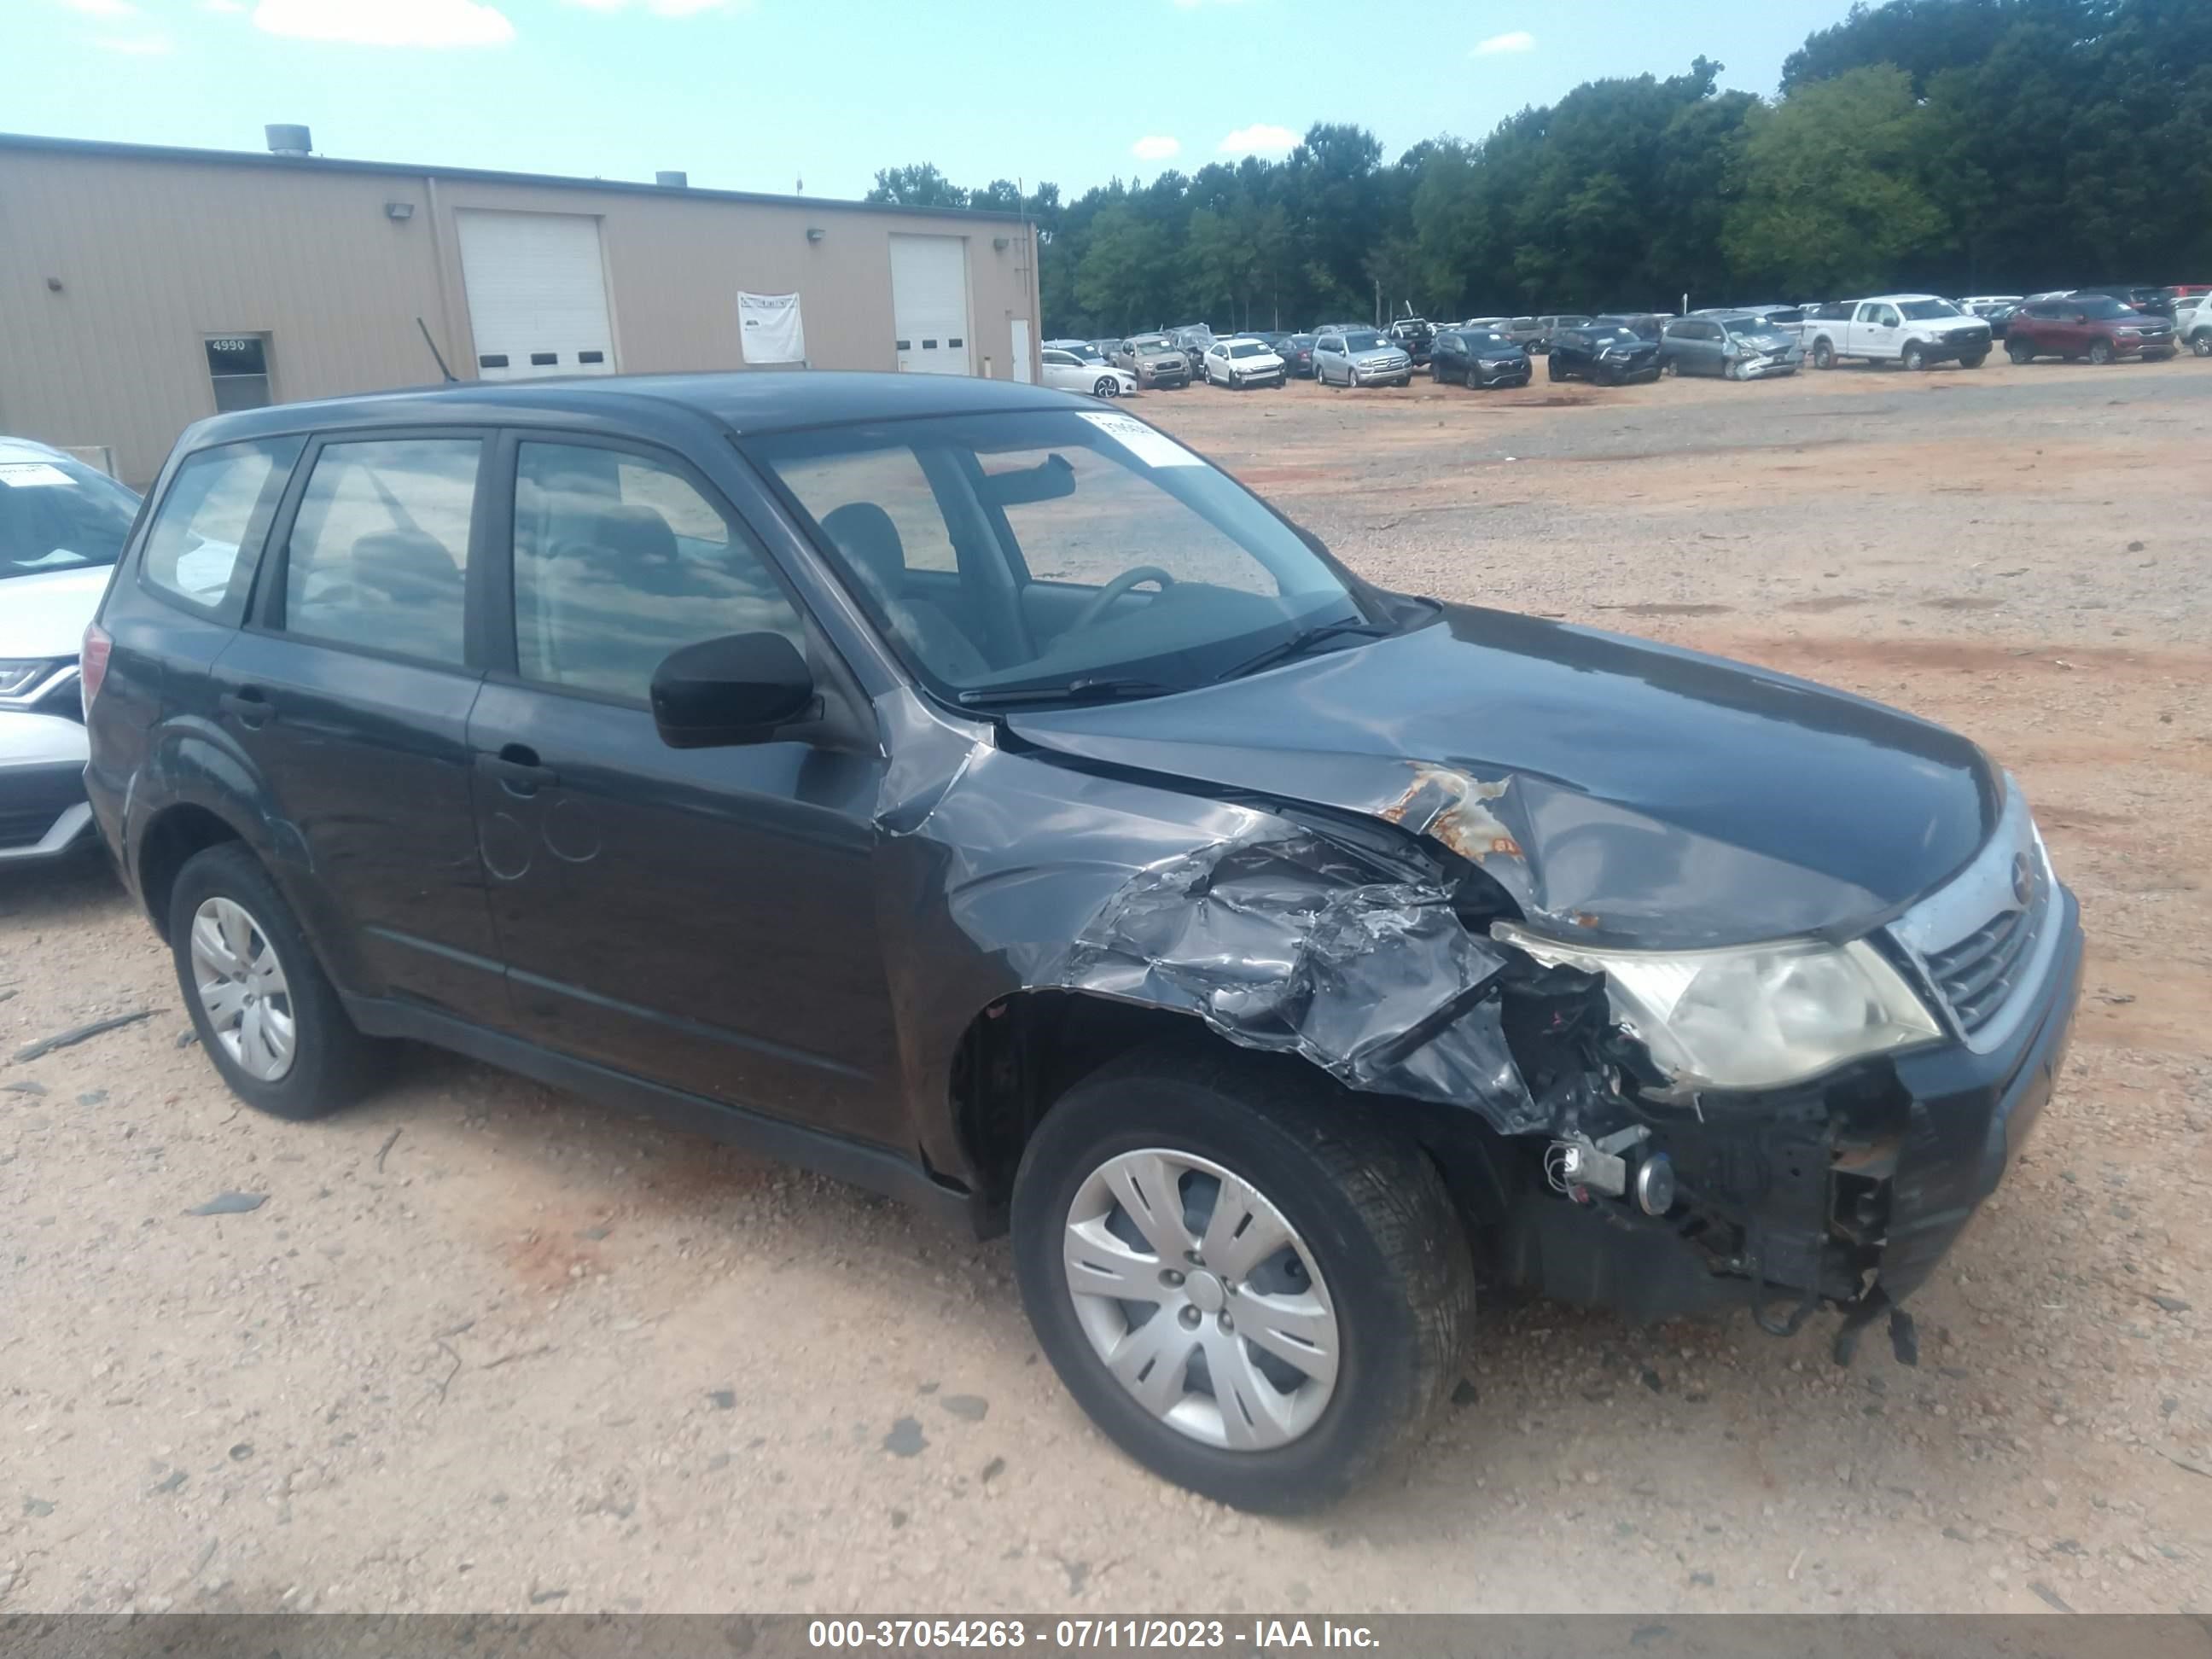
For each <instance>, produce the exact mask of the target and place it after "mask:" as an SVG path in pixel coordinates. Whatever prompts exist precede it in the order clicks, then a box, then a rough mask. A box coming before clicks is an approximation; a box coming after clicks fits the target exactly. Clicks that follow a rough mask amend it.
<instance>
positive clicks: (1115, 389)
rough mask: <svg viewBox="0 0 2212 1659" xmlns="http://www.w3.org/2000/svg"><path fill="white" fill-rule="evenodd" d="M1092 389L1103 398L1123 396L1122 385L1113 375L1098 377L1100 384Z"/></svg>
mask: <svg viewBox="0 0 2212 1659" xmlns="http://www.w3.org/2000/svg"><path fill="white" fill-rule="evenodd" d="M1091 391H1093V392H1097V394H1098V395H1099V396H1100V397H1102V398H1118V397H1120V396H1121V382H1120V381H1119V380H1115V378H1114V377H1113V376H1112V375H1111V374H1101V375H1100V376H1099V377H1098V384H1097V385H1096V386H1092V387H1091Z"/></svg>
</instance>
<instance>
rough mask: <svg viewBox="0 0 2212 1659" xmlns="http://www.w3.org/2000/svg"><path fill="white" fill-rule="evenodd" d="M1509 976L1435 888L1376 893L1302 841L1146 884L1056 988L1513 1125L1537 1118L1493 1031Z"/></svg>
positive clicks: (1499, 957) (1355, 868) (1341, 861)
mask: <svg viewBox="0 0 2212 1659" xmlns="http://www.w3.org/2000/svg"><path fill="white" fill-rule="evenodd" d="M1506 965H1507V957H1506V955H1505V953H1504V951H1501V950H1499V949H1498V948H1497V947H1496V946H1494V945H1492V944H1491V943H1490V942H1489V941H1488V940H1486V939H1481V938H1480V937H1478V936H1477V935H1475V934H1474V933H1471V932H1469V931H1468V928H1467V927H1466V926H1465V924H1464V923H1462V921H1460V919H1459V918H1458V917H1457V916H1456V915H1454V914H1453V912H1452V910H1451V908H1450V906H1449V902H1448V899H1447V897H1446V896H1445V894H1444V893H1443V891H1442V890H1440V889H1436V888H1425V887H1420V886H1416V885H1413V884H1395V883H1379V882H1376V881H1375V880H1373V879H1372V878H1371V877H1370V875H1369V873H1368V872H1367V871H1366V870H1365V868H1364V866H1362V865H1360V864H1359V863H1358V862H1357V861H1355V860H1352V859H1350V858H1348V857H1347V856H1346V855H1345V854H1341V853H1340V852H1338V851H1336V850H1335V849H1334V848H1331V847H1330V846H1329V845H1328V843H1326V842H1322V841H1321V840H1319V839H1318V838H1316V837H1315V836H1307V835H1294V836H1291V837H1290V838H1288V839H1280V840H1276V839H1266V840H1261V839H1255V840H1249V841H1243V842H1226V843H1221V844H1218V845H1215V846H1212V847H1206V848H1200V849H1197V850H1195V851H1194V852H1192V853H1190V854H1186V855H1184V856H1183V857H1181V858H1178V859H1174V860H1170V861H1169V862H1167V863H1164V864H1162V865H1158V866H1154V867H1152V868H1151V869H1148V870H1146V871H1144V872H1141V873H1140V874H1139V876H1138V878H1136V879H1135V880H1133V881H1132V882H1131V883H1130V884H1128V885H1127V887H1126V888H1124V889H1123V890H1122V891H1121V893H1120V894H1119V895H1118V896H1116V897H1115V899H1114V901H1113V902H1110V903H1109V904H1108V905H1107V906H1106V907H1105V908H1104V909H1103V910H1101V911H1100V912H1099V914H1098V915H1097V917H1096V918H1094V919H1093V920H1092V921H1091V923H1090V925H1089V926H1087V927H1085V929H1084V930H1083V932H1082V934H1081V935H1080V937H1079V938H1078V939H1077V940H1076V942H1075V945H1074V947H1073V950H1071V951H1070V952H1069V953H1068V957H1067V961H1066V965H1065V968H1064V969H1063V970H1062V973H1061V977H1060V982H1061V984H1062V985H1063V986H1064V987H1068V988H1071V989H1083V990H1090V991H1096V992H1098V993H1101V994H1104V995H1108V996H1114V997H1120V998H1123V999H1126V1000H1131V1001H1137V1002H1143V1003H1147V1004H1151V1005H1153V1006H1160V1007H1178V1008H1184V1009H1188V1011H1189V1012H1193V1013H1195V1014H1197V1015H1198V1016H1199V1017H1200V1018H1202V1019H1204V1020H1205V1021H1206V1024H1208V1025H1210V1026H1212V1028H1213V1029H1214V1030H1217V1031H1218V1032H1219V1033H1221V1035H1222V1036H1225V1037H1227V1038H1229V1039H1230V1041H1231V1042H1237V1043H1242V1044H1243V1045H1244V1046H1245V1047H1247V1048H1267V1049H1278V1050H1287V1051H1291V1052H1295V1053H1297V1054H1303V1055H1304V1056H1305V1057H1306V1058H1307V1059H1308V1060H1311V1061H1312V1062H1313V1063H1314V1064H1315V1065H1316V1066H1320V1067H1322V1069H1323V1070H1324V1071H1326V1072H1328V1073H1330V1074H1331V1075H1333V1076H1334V1077H1335V1078H1337V1079H1339V1080H1340V1081H1341V1082H1343V1083H1345V1084H1347V1085H1350V1086H1351V1087H1352V1088H1355V1089H1364V1090H1371V1091H1378V1092H1382V1093H1386V1094H1398V1095H1407V1096H1412V1097H1416V1098H1419V1099H1424V1100H1433V1101H1441V1102H1444V1103H1455V1104H1459V1105H1466V1106H1479V1107H1480V1108H1481V1109H1483V1110H1484V1112H1485V1115H1488V1116H1490V1117H1492V1120H1493V1121H1497V1122H1498V1123H1499V1124H1500V1125H1501V1127H1504V1126H1505V1125H1506V1124H1509V1123H1516V1122H1519V1121H1522V1120H1524V1119H1528V1120H1533V1119H1534V1117H1535V1116H1536V1108H1535V1103H1534V1101H1533V1100H1532V1099H1531V1098H1530V1097H1529V1095H1528V1089H1527V1086H1526V1085H1524V1084H1523V1083H1522V1080H1521V1075H1520V1073H1519V1072H1518V1070H1517V1069H1516V1067H1515V1066H1514V1063H1513V1059H1512V1055H1511V1054H1510V1050H1509V1049H1508V1048H1507V1045H1506V1041H1505V1033H1504V1026H1503V1024H1502V1023H1501V1021H1500V1018H1499V1008H1498V997H1497V994H1496V981H1497V979H1498V975H1499V974H1500V972H1502V971H1503V970H1504V968H1505V966H1506Z"/></svg>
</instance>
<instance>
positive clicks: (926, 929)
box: [875, 703, 1544, 1134]
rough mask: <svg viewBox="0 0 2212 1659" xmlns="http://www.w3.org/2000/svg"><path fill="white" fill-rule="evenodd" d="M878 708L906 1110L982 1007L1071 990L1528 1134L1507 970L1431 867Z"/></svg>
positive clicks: (886, 919) (1448, 883) (1437, 866)
mask: <svg viewBox="0 0 2212 1659" xmlns="http://www.w3.org/2000/svg"><path fill="white" fill-rule="evenodd" d="M883 712H884V717H885V720H886V722H887V724H888V725H889V726H890V729H891V730H892V732H893V733H894V735H895V736H896V738H897V741H896V743H894V744H891V745H890V751H891V753H892V754H893V755H895V756H896V757H898V759H897V760H896V763H895V764H894V766H893V767H892V769H890V772H889V773H888V774H887V775H886V778H885V782H884V789H883V791H882V794H881V797H880V799H879V801H878V810H877V812H876V815H875V816H876V823H877V825H878V828H879V829H881V830H883V831H884V837H885V840H884V847H885V856H884V862H883V866H882V867H883V869H884V872H885V875H884V880H885V882H886V889H885V890H884V893H883V894H882V896H881V897H880V899H879V910H880V914H881V916H882V919H883V925H884V931H885V933H886V935H887V938H888V939H889V940H890V944H891V946H892V948H891V949H890V951H888V952H887V957H888V959H889V961H890V969H891V974H892V980H893V983H892V991H893V996H894V1000H895V1003H896V1006H898V1007H899V1008H900V1009H901V1011H902V1012H901V1022H900V1024H901V1039H900V1040H901V1043H902V1050H903V1063H904V1065H905V1066H906V1070H907V1073H908V1084H909V1087H910V1088H911V1089H913V1090H914V1091H915V1093H914V1095H913V1097H914V1098H918V1099H926V1098H930V1097H933V1096H935V1097H940V1098H941V1097H942V1093H943V1091H944V1089H945V1079H946V1078H947V1076H948V1075H949V1072H950V1067H951V1043H952V1042H953V1041H955V1040H956V1039H957V1035H958V1033H959V1031H960V1030H963V1029H964V1027H965V1025H966V1024H968V1022H969V1021H970V1020H972V1019H973V1018H975V1015H976V1013H977V1012H978V1011H980V1010H981V1009H984V1008H987V1007H988V1006H992V1005H994V1004H995V1003H998V1002H1000V1001H1002V1000H1004V999H1005V998H1006V997H1008V996H1010V995H1012V994H1018V993H1020V992H1024V991H1038V990H1046V991H1069V992H1078V993H1083V994H1091V995H1095V996H1099V997H1104V998H1110V999H1112V1000H1115V1001H1119V1002H1123V1003H1128V1004H1134V1005H1139V1006H1146V1007H1152V1008H1158V1009H1163V1010H1167V1011H1170V1012H1176V1013H1179V1014H1188V1015H1191V1016H1194V1017H1195V1018H1198V1019H1200V1020H1202V1021H1204V1022H1205V1024H1206V1025H1207V1026H1209V1027H1210V1028H1211V1029H1212V1030H1214V1031H1216V1032H1218V1034H1219V1035H1221V1036H1224V1037H1225V1038H1227V1039H1228V1040H1229V1041H1231V1042H1235V1043H1237V1044H1240V1045H1242V1046H1243V1047H1246V1048H1257V1049H1263V1050H1270V1051H1275V1052H1282V1053H1293V1054H1299V1055H1302V1056H1303V1057H1304V1058H1305V1059H1306V1060H1310V1062H1312V1063H1313V1064H1314V1065H1316V1066H1320V1067H1321V1068H1322V1070H1324V1071H1326V1072H1328V1073H1329V1074H1330V1075H1331V1076H1333V1077H1334V1078H1336V1079H1339V1080H1340V1081H1341V1082H1342V1083H1344V1084H1345V1085H1347V1086H1348V1087H1351V1088H1354V1089H1358V1090H1361V1091H1367V1092H1370V1093H1375V1094H1379V1095H1390V1096H1396V1097H1405V1098H1409V1099H1414V1100H1419V1101H1425V1102H1429V1103H1436V1104H1440V1105H1447V1106H1453V1107H1459V1108H1463V1109H1469V1110H1472V1111H1474V1112H1475V1113H1477V1114H1478V1115H1480V1116H1481V1117H1482V1118H1483V1119H1484V1120H1485V1121H1486V1122H1487V1123H1488V1124H1489V1125H1490V1126H1491V1127H1492V1128H1493V1129H1495V1130H1497V1131H1498V1133H1505V1134H1515V1133H1527V1132H1528V1131H1530V1130H1532V1129H1534V1128H1538V1127H1541V1126H1542V1123H1543V1121H1544V1118H1543V1113H1542V1109H1541V1108H1540V1107H1539V1105H1538V1104H1537V1103H1536V1101H1535V1100H1534V1097H1533V1096H1532V1095H1531V1093H1530V1091H1529V1089H1528V1085H1527V1084H1526V1083H1525V1082H1524V1081H1523V1080H1522V1076H1521V1074H1520V1072H1519V1069H1518V1067H1517V1066H1516V1064H1515V1061H1514V1058H1513V1054H1512V1052H1511V1047H1510V1043H1509V1042H1508V1040H1507V1038H1506V1036H1505V1033H1504V1029H1503V1023H1502V999H1501V994H1500V980H1501V977H1502V976H1504V975H1506V974H1507V973H1508V971H1509V970H1510V969H1512V968H1513V966H1514V963H1515V959H1516V953H1515V952H1513V951H1510V950H1509V949H1508V948H1507V947H1505V946H1503V945H1498V944H1496V943H1495V942H1493V941H1492V939H1489V938H1488V936H1487V935H1486V933H1484V932H1483V931H1482V928H1481V927H1480V926H1476V925H1471V923H1470V921H1469V920H1468V917H1467V916H1466V915H1463V914H1462V906H1463V904H1464V903H1465V902H1466V895H1465V894H1464V892H1463V891H1462V890H1460V888H1459V886H1458V885H1457V884H1455V880H1454V878H1453V872H1452V871H1451V870H1450V869H1449V863H1450V862H1451V861H1449V860H1440V859H1435V858H1431V857H1429V856H1427V855H1426V854H1424V853H1422V852H1421V851H1420V850H1419V848H1418V847H1417V846H1416V844H1415V843H1413V842H1411V841H1410V840H1408V839H1407V838H1406V837H1402V836H1391V835H1390V833H1389V832H1385V831H1380V830H1378V831H1376V837H1377V839H1378V841H1388V842H1389V845H1390V847H1391V848H1393V849H1395V850H1396V851H1397V854H1398V855H1397V856H1395V858H1394V857H1391V856H1389V854H1387V853H1377V852H1376V850H1374V849H1361V848H1356V847H1352V846H1350V845H1347V844H1342V843H1340V842H1338V841H1336V840H1334V839H1332V838H1331V837H1329V836H1328V835H1326V834H1323V833H1319V832H1317V831H1316V829H1313V828H1312V827H1310V826H1308V825H1306V824H1303V823H1298V822H1294V821H1293V820H1292V819H1291V818H1290V817H1285V816H1282V815H1281V814H1280V813H1279V812H1277V811H1270V810H1267V808H1266V807H1264V806H1261V805H1252V804H1248V803H1243V802H1237V801H1229V800H1222V799H1214V798H1212V797H1211V796H1209V795H1207V794H1206V793H1200V792H1198V791H1196V790H1194V789H1184V788H1179V787H1164V786H1162V785H1160V784H1157V783H1154V782H1152V781H1146V780H1143V779H1139V778H1132V777H1128V776H1125V775H1114V774H1112V773H1109V772H1105V771H1101V770H1097V769H1085V768H1081V767H1078V766H1072V765H1070V764H1068V763H1065V762H1062V761H1060V760H1058V759H1057V758H1054V757H1048V756H1038V755H1033V754H1025V753H1022V752H1018V751H1015V750H1008V749H1006V748H1003V747H1000V745H999V744H997V743H996V742H995V741H994V735H993V734H992V733H991V732H989V731H987V730H981V731H978V730H975V729H963V727H961V726H956V725H953V724H951V723H950V722H948V721H945V720H942V719H941V718H939V717H938V716H936V715H935V714H932V713H930V712H928V711H926V710H923V709H921V708H918V707H917V706H915V705H914V704H912V703H905V704H902V705H899V706H896V707H892V708H886V709H884V711H883ZM1485 892H1486V894H1494V890H1492V889H1490V888H1487V887H1486V888H1485Z"/></svg>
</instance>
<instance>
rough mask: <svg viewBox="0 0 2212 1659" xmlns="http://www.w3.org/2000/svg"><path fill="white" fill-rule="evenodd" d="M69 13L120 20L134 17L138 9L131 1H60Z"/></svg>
mask: <svg viewBox="0 0 2212 1659" xmlns="http://www.w3.org/2000/svg"><path fill="white" fill-rule="evenodd" d="M62 3H63V4H64V5H65V6H67V7H68V8H69V9H70V10H71V11H81V12H82V13H83V14H84V15H86V16H87V17H106V18H112V19H121V18H125V17H136V16H137V15H138V8H137V7H136V6H134V5H132V4H131V0H62Z"/></svg>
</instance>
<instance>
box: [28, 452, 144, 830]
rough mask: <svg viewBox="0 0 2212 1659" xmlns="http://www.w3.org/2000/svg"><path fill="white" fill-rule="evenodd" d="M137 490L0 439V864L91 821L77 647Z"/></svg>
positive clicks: (59, 455) (133, 513) (126, 530)
mask: <svg viewBox="0 0 2212 1659" xmlns="http://www.w3.org/2000/svg"><path fill="white" fill-rule="evenodd" d="M137 512H138V498H137V496H136V495H133V494H132V493H131V491H130V490H128V489H125V488H124V487H123V486H122V485H121V484H119V483H116V482H115V480H114V479H112V478H111V477H108V476H107V475H106V473H104V472H100V471H95V470H94V468H92V467H88V466H87V465H84V463H82V461H79V460H76V459H74V458H73V457H71V456H70V455H68V454H66V453H64V452H63V451H61V450H58V449H50V448H48V447H46V445H44V444H37V443H29V442H27V441H23V440H21V439H18V438H0V865H6V864H25V863H29V862H31V861H33V860H42V859H49V858H57V857H59V856H60V855H61V854H64V853H66V852H68V851H70V849H71V848H74V847H76V845H78V843H79V842H82V840H83V838H84V836H85V834H86V832H87V831H88V830H89V829H91V827H92V808H91V807H90V806H89V805H87V804H86V802H85V798H84V757H85V748H84V706H83V698H82V694H81V693H80V691H79V690H78V684H77V674H78V670H77V655H78V651H79V647H80V645H81V642H82V640H83V637H84V629H85V624H86V623H88V622H90V621H91V620H92V614H93V612H94V611H95V610H97V609H98V608H99V606H100V594H101V593H102V592H104V591H105V590H106V586H107V573H108V570H109V568H110V567H111V566H112V565H113V564H114V562H115V556H116V555H117V554H118V553H120V552H121V551H122V550H123V543H124V539H125V538H126V537H127V536H129V534H130V533H131V520H132V519H133V518H135V517H137Z"/></svg>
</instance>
